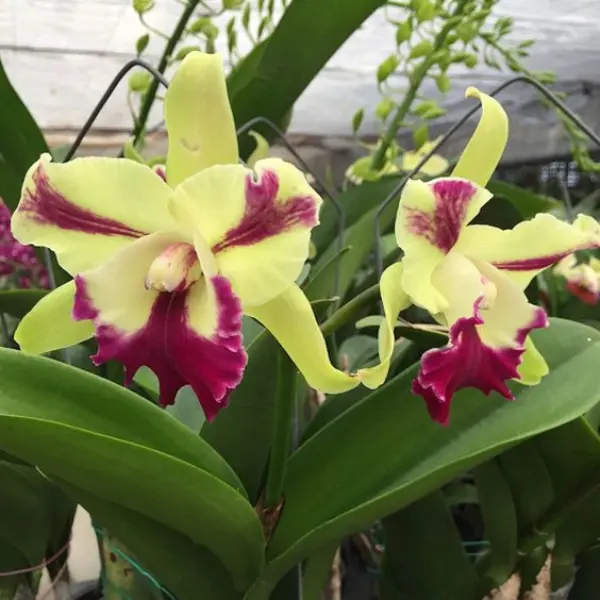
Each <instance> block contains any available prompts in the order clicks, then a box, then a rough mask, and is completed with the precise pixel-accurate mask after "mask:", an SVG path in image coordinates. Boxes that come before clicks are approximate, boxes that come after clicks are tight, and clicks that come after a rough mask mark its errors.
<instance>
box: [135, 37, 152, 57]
mask: <svg viewBox="0 0 600 600" xmlns="http://www.w3.org/2000/svg"><path fill="white" fill-rule="evenodd" d="M149 42H150V36H149V35H148V34H147V33H144V35H141V36H140V37H139V38H138V39H137V40H136V42H135V51H136V53H137V55H138V56H139V55H140V54H141V53H142V52H143V51H144V50H145V49H146V48H147V47H148V44H149Z"/></svg>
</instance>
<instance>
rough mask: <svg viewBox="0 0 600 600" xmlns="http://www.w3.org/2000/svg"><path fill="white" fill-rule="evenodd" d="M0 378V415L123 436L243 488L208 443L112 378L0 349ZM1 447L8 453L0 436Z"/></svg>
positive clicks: (123, 438) (0, 416)
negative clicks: (0, 382) (113, 381)
mask: <svg viewBox="0 0 600 600" xmlns="http://www.w3.org/2000/svg"><path fill="white" fill-rule="evenodd" d="M0 381H2V385H1V386H0V418H2V417H15V418H21V419H23V420H26V419H36V420H39V421H48V422H55V423H57V424H58V423H60V424H63V425H66V426H68V427H73V428H77V429H86V430H89V431H93V432H95V433H97V434H101V435H105V436H110V437H113V438H117V439H121V440H127V441H129V442H132V443H134V444H139V445H141V446H145V447H148V448H152V449H154V450H158V451H160V452H164V453H165V454H168V455H171V456H173V457H175V458H178V459H181V460H183V461H186V462H188V463H190V464H191V465H194V466H196V467H200V468H201V469H204V470H205V471H208V472H209V473H212V474H213V475H215V476H216V477H218V478H219V479H222V480H223V481H224V482H226V483H227V484H228V485H230V486H232V487H233V488H235V489H237V490H238V491H240V492H242V491H243V486H242V484H241V483H240V481H239V480H238V478H237V477H236V475H235V473H234V472H233V471H232V470H231V468H230V467H229V465H227V463H226V462H225V461H224V460H223V459H222V458H221V457H220V456H219V455H218V454H217V453H216V452H215V451H214V450H213V449H212V448H211V447H210V446H209V445H208V444H206V443H204V442H203V440H201V439H200V438H199V437H198V436H197V435H194V434H193V433H192V432H191V431H190V430H189V429H188V428H187V427H185V426H184V425H182V424H181V423H179V422H177V421H176V420H175V419H173V418H172V417H170V416H169V415H168V414H167V413H166V412H164V411H163V410H162V409H160V408H159V407H158V406H156V405H154V404H152V403H151V402H148V401H147V400H144V399H143V398H141V397H140V396H138V395H137V394H134V393H133V392H130V391H128V390H126V389H124V388H122V387H120V386H118V385H116V384H114V383H111V382H109V381H106V380H104V379H101V378H99V377H96V376H94V375H91V374H89V373H85V372H83V371H81V370H78V369H74V368H72V367H68V366H66V365H64V364H61V363H58V362H56V361H52V360H50V359H47V358H41V357H38V356H29V355H26V354H24V353H22V352H16V351H14V350H6V349H0ZM0 448H2V449H3V450H5V451H8V452H9V453H10V450H9V449H8V448H5V447H3V446H2V444H1V441H0ZM14 454H17V453H14ZM17 456H19V455H18V454H17Z"/></svg>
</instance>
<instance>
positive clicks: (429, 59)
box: [371, 0, 467, 171]
mask: <svg viewBox="0 0 600 600" xmlns="http://www.w3.org/2000/svg"><path fill="white" fill-rule="evenodd" d="M466 2H467V0H461V1H459V2H458V4H457V5H456V8H455V9H454V11H453V12H452V15H451V16H450V18H449V19H448V21H447V22H446V24H445V25H444V26H443V27H442V29H441V30H440V32H439V33H438V35H437V36H436V38H435V40H434V42H433V49H432V51H431V53H430V54H429V55H428V56H426V57H425V58H424V59H423V60H422V61H421V62H420V63H419V65H418V67H417V68H416V69H415V71H414V73H413V74H412V76H411V78H410V86H409V88H408V91H407V92H406V96H404V100H402V103H401V104H400V106H399V107H398V110H396V114H395V115H394V118H393V119H392V122H391V123H390V124H389V126H388V128H387V130H386V132H385V134H384V135H383V138H382V139H381V142H380V143H379V145H378V146H377V149H376V150H375V154H374V155H373V163H372V167H371V168H372V169H373V170H374V171H379V170H380V169H381V168H382V167H383V165H384V162H385V153H386V151H387V149H388V148H389V146H390V144H391V143H392V142H393V141H394V139H395V138H396V135H397V133H398V129H400V127H402V124H403V122H404V119H405V117H406V115H407V113H408V111H409V110H410V107H411V105H412V103H413V102H414V99H415V98H416V96H417V92H418V91H419V88H420V87H421V84H422V83H423V80H424V79H425V77H426V76H427V73H428V71H429V69H430V68H431V66H432V65H433V64H434V61H435V55H436V53H437V52H438V50H440V49H441V48H442V46H443V45H444V43H445V41H446V37H447V36H448V34H449V33H450V32H451V31H452V29H453V28H454V27H455V25H456V20H455V18H454V17H457V16H459V15H461V14H462V12H463V8H464V5H465V4H466Z"/></svg>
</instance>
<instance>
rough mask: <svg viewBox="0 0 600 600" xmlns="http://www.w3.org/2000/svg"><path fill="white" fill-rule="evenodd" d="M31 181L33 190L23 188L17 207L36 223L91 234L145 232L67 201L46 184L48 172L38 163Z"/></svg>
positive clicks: (138, 234) (112, 234)
mask: <svg viewBox="0 0 600 600" xmlns="http://www.w3.org/2000/svg"><path fill="white" fill-rule="evenodd" d="M33 183H34V185H35V187H34V188H33V189H26V190H25V191H24V193H23V198H22V200H21V204H20V208H19V210H20V211H21V212H24V213H28V215H29V216H30V217H31V218H32V219H33V220H34V221H36V222H37V223H40V224H43V225H53V226H55V227H58V228H59V229H64V230H67V231H80V232H81V233H87V234H92V235H93V234H96V235H106V236H123V237H129V238H139V237H142V236H144V235H147V233H146V232H144V231H139V230H137V229H132V228H131V227H128V226H127V225H125V224H124V223H121V222H119V221H116V220H114V219H109V218H107V217H101V216H100V215H97V214H95V213H93V212H92V211H90V210H86V209H84V208H81V207H80V206H77V205H76V204H73V203H72V202H69V200H68V199H67V198H65V197H64V196H63V195H62V194H61V193H60V192H58V191H57V190H56V189H54V188H53V187H52V186H51V185H50V181H49V178H48V175H47V174H46V173H45V171H44V169H43V165H42V164H40V165H39V166H38V167H37V169H36V170H35V171H34V173H33Z"/></svg>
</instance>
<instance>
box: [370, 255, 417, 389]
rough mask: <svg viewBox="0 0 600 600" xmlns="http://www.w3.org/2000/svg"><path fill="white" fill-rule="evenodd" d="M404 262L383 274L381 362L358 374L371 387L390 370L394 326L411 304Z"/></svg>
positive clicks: (380, 382) (381, 380) (382, 379)
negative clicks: (404, 280) (406, 288)
mask: <svg viewBox="0 0 600 600" xmlns="http://www.w3.org/2000/svg"><path fill="white" fill-rule="evenodd" d="M402 269H403V266H402V263H394V264H393V265H390V266H389V267H388V268H387V269H386V270H385V271H384V272H383V274H382V275H381V280H380V282H379V290H380V294H381V300H382V302H383V310H384V313H385V318H384V320H383V321H382V323H381V325H380V326H379V336H378V338H379V364H378V365H375V366H374V367H369V368H367V369H361V370H360V371H359V372H358V376H359V377H360V379H361V381H362V382H363V383H364V384H365V385H366V386H367V387H368V388H371V389H374V388H377V387H379V386H380V385H381V384H382V383H383V382H384V381H385V379H386V377H387V375H388V372H389V370H390V361H391V359H392V354H393V352H394V346H395V343H396V340H395V338H394V326H395V325H396V319H397V318H398V315H399V314H400V313H401V312H402V311H403V310H404V309H405V308H407V307H408V306H409V305H410V299H409V297H408V296H407V295H406V293H405V292H404V290H403V289H402V285H401V282H402Z"/></svg>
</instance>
